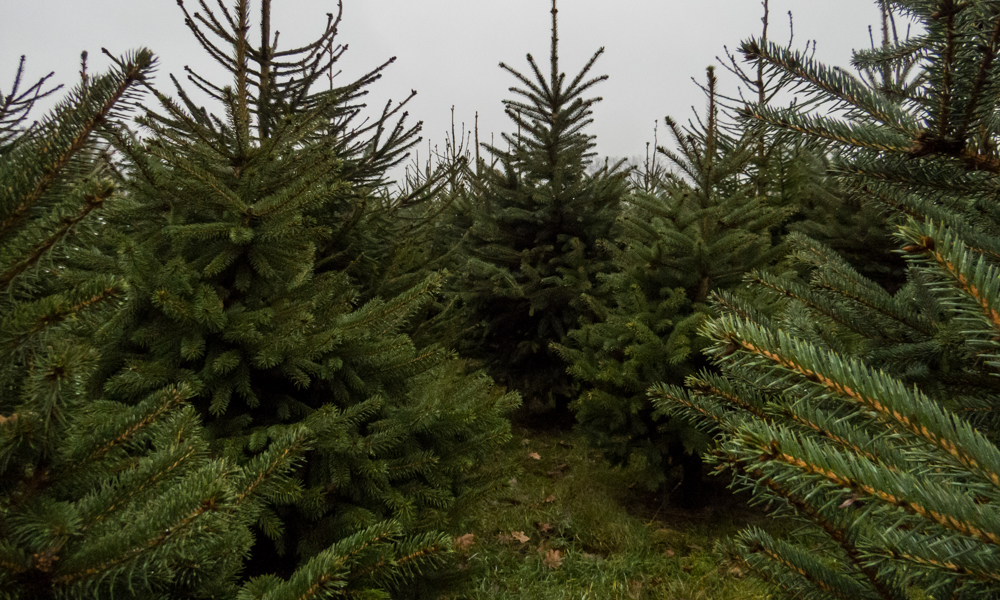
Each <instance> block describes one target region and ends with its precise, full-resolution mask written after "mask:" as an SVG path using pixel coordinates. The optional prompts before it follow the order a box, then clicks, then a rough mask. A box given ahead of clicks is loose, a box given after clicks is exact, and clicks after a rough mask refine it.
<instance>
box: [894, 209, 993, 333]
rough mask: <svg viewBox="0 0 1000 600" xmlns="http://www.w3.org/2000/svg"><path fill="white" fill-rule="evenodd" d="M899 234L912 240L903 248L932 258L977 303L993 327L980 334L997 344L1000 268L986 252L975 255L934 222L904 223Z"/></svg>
mask: <svg viewBox="0 0 1000 600" xmlns="http://www.w3.org/2000/svg"><path fill="white" fill-rule="evenodd" d="M898 235H899V237H900V238H901V239H903V240H905V241H907V242H909V243H908V244H907V245H906V246H904V247H903V250H904V251H906V252H908V253H910V254H911V255H913V256H916V257H926V258H929V259H931V260H932V261H933V262H934V264H936V265H937V266H938V268H939V269H940V271H941V272H943V273H942V274H943V275H944V276H945V277H946V278H947V279H948V280H949V281H950V282H951V283H952V285H953V286H954V287H955V288H957V289H959V290H961V291H962V292H964V294H965V297H966V298H968V299H969V300H971V301H972V302H973V303H974V304H975V305H976V306H977V308H978V309H979V310H980V316H981V318H982V319H983V320H985V321H986V322H987V323H988V324H989V325H990V326H991V327H992V332H984V333H982V334H979V335H980V336H982V337H984V338H988V340H989V341H988V342H986V343H989V344H990V345H991V346H996V345H997V344H996V341H995V340H996V339H997V336H1000V286H998V284H997V282H998V279H1000V271H998V269H997V268H996V267H995V266H994V265H992V264H989V263H988V262H987V261H986V260H985V257H983V256H979V257H978V259H976V258H973V256H972V255H971V253H970V252H969V250H968V248H967V247H966V246H965V244H963V243H962V241H961V240H960V239H959V238H958V237H957V236H956V235H954V233H953V232H952V231H951V230H950V229H945V228H942V227H940V226H938V225H936V224H935V223H933V222H930V223H926V224H923V225H920V224H916V223H914V224H912V225H911V226H909V227H902V228H900V230H899V234H898ZM983 341H984V342H985V341H986V340H983Z"/></svg>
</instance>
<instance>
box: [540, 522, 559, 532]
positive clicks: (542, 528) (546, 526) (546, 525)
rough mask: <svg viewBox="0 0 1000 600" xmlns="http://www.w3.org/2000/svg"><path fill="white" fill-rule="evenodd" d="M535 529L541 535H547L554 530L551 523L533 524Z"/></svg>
mask: <svg viewBox="0 0 1000 600" xmlns="http://www.w3.org/2000/svg"><path fill="white" fill-rule="evenodd" d="M535 528H536V529H538V531H540V532H542V533H548V532H550V531H552V530H554V529H555V527H553V526H552V524H551V523H535Z"/></svg>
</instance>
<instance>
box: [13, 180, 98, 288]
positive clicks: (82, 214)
mask: <svg viewBox="0 0 1000 600" xmlns="http://www.w3.org/2000/svg"><path fill="white" fill-rule="evenodd" d="M94 187H95V188H97V189H94V190H92V193H86V192H84V193H81V194H80V195H82V196H83V199H84V202H83V203H82V206H81V207H80V211H79V212H78V213H77V214H76V215H74V216H72V217H63V218H62V219H61V223H60V226H59V227H58V228H57V229H55V230H54V231H52V233H51V234H50V235H49V237H48V238H46V239H43V240H39V241H38V242H37V243H36V244H35V247H34V248H33V249H32V250H31V252H30V253H28V254H27V256H25V257H24V258H23V259H22V260H21V261H20V262H17V263H15V264H14V265H12V266H11V267H10V268H8V269H7V270H6V271H4V272H2V273H0V288H4V289H5V288H7V287H8V286H9V285H10V283H11V282H12V281H13V280H14V278H15V277H17V276H18V275H20V274H21V273H23V272H24V271H25V270H27V269H28V268H29V267H31V266H32V265H34V264H36V263H37V262H38V261H39V260H40V259H41V258H42V257H43V256H45V254H46V253H48V252H49V250H51V249H52V247H53V246H55V245H56V243H58V242H59V240H62V239H63V238H65V237H66V236H67V235H68V234H69V233H70V232H71V231H72V230H73V229H74V228H75V227H76V226H77V225H79V224H80V222H81V221H83V220H84V219H86V218H87V217H88V216H90V213H91V212H93V211H94V210H95V209H97V208H99V207H100V206H102V205H103V204H104V201H105V200H107V199H108V198H110V197H111V196H112V195H113V194H114V191H115V190H114V187H113V186H110V185H103V186H102V185H101V183H95V184H94Z"/></svg>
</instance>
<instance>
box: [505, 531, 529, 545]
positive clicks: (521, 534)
mask: <svg viewBox="0 0 1000 600" xmlns="http://www.w3.org/2000/svg"><path fill="white" fill-rule="evenodd" d="M510 537H512V538H514V539H515V540H517V541H519V542H521V543H522V544H524V543H526V542H527V541H528V540H530V539H531V538H530V537H528V536H526V535H524V532H523V531H514V532H512V533H511V534H510Z"/></svg>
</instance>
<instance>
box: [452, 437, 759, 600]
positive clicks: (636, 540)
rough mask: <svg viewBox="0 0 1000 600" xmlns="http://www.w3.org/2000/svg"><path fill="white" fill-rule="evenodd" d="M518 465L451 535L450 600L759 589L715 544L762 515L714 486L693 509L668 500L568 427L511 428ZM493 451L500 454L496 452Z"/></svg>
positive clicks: (732, 595)
mask: <svg viewBox="0 0 1000 600" xmlns="http://www.w3.org/2000/svg"><path fill="white" fill-rule="evenodd" d="M515 436H516V437H515V441H514V444H513V445H512V447H511V448H510V449H509V452H510V453H511V455H512V456H513V458H514V459H515V460H517V461H518V462H519V464H520V465H521V469H520V472H519V473H518V474H517V476H516V477H515V478H514V479H513V481H512V482H511V487H510V490H509V492H508V494H507V495H506V496H505V497H503V498H501V499H499V500H497V501H495V502H493V503H491V504H490V505H488V506H487V507H486V509H485V510H484V511H483V512H482V514H479V515H476V516H475V518H474V519H473V520H472V523H473V525H472V526H471V528H470V531H469V533H470V534H472V535H471V536H469V535H466V536H463V537H461V538H458V539H457V540H456V550H457V552H459V554H460V556H461V557H462V563H463V567H464V568H465V569H466V575H467V579H466V585H465V586H464V587H463V589H462V590H461V591H459V592H453V593H451V594H449V595H447V596H445V597H446V598H449V599H451V600H459V599H469V600H472V599H477V600H478V599H485V598H490V599H501V600H513V599H525V600H527V599H531V600H549V599H552V600H554V599H567V600H568V599H573V600H580V599H585V598H587V599H589V598H595V599H601V600H604V599H617V598H622V599H630V600H644V599H663V600H736V599H739V600H754V599H757V598H761V599H762V598H765V597H766V594H765V592H764V590H763V589H761V587H760V586H759V584H757V583H756V582H755V581H754V580H752V579H751V578H748V577H746V576H745V574H744V573H743V572H742V570H741V569H740V567H739V566H738V565H737V564H736V563H735V562H732V561H731V560H729V559H727V558H725V557H724V556H722V555H720V554H719V553H717V552H716V548H715V546H716V542H717V541H724V540H726V539H727V538H728V537H730V536H731V535H732V534H734V533H735V532H737V531H738V530H740V529H742V528H743V527H745V526H747V525H752V524H761V523H762V521H763V520H764V519H765V518H766V517H765V515H764V514H763V513H761V512H760V511H759V510H756V509H753V508H751V507H749V506H748V505H747V501H746V498H745V497H739V496H734V495H732V494H731V493H730V492H729V491H728V490H726V489H725V486H724V485H723V484H721V483H720V482H714V483H713V492H714V493H713V494H712V500H711V501H710V502H708V503H707V505H706V506H704V507H701V508H699V509H697V510H681V509H679V508H675V507H674V504H673V503H671V502H670V501H669V497H668V495H666V494H661V495H659V496H657V495H653V494H650V493H649V492H647V491H645V490H644V489H643V488H642V486H641V485H639V482H636V481H635V480H634V477H633V476H632V474H630V472H629V471H628V470H627V469H621V468H612V467H610V466H609V465H608V464H607V463H606V462H605V461H604V460H603V459H602V458H601V456H600V453H598V452H597V451H595V450H593V449H590V448H588V447H587V445H586V444H585V443H584V442H583V440H582V439H580V438H579V437H577V436H576V435H574V434H570V433H562V434H560V433H549V432H546V433H538V432H532V431H527V430H519V431H516V433H515ZM498 459H500V457H498Z"/></svg>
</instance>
